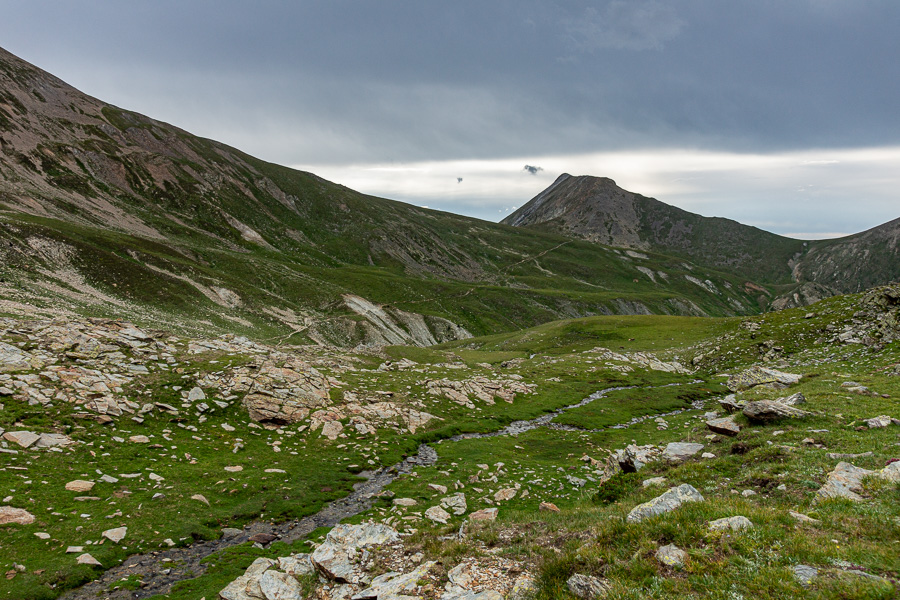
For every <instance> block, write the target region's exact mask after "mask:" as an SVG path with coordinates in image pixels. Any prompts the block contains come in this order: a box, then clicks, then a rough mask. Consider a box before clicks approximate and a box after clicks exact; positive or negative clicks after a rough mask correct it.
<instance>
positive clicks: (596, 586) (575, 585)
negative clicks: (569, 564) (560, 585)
mask: <svg viewBox="0 0 900 600" xmlns="http://www.w3.org/2000/svg"><path fill="white" fill-rule="evenodd" d="M566 586H568V588H569V591H570V592H572V595H573V596H575V597H577V598H581V599H582V600H595V599H596V598H605V597H606V595H607V594H608V593H609V590H610V585H609V582H608V581H606V580H605V579H598V578H597V577H592V576H590V575H581V574H580V573H576V574H575V575H572V576H571V577H569V579H568V580H566Z"/></svg>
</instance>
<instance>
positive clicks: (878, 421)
mask: <svg viewBox="0 0 900 600" xmlns="http://www.w3.org/2000/svg"><path fill="white" fill-rule="evenodd" d="M866 425H867V426H868V427H869V429H879V428H882V427H887V426H888V425H900V420H897V419H894V418H892V417H889V416H887V415H881V416H878V417H873V418H871V419H866Z"/></svg>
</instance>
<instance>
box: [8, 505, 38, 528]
mask: <svg viewBox="0 0 900 600" xmlns="http://www.w3.org/2000/svg"><path fill="white" fill-rule="evenodd" d="M32 523H34V515H33V514H31V513H30V512H28V511H27V510H25V509H24V508H15V507H14V506H0V525H10V524H14V525H31V524H32Z"/></svg>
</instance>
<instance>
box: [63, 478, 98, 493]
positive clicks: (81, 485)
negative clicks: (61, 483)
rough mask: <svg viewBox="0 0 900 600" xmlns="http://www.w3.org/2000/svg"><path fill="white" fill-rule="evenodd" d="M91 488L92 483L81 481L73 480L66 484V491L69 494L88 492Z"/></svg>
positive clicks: (92, 486)
mask: <svg viewBox="0 0 900 600" xmlns="http://www.w3.org/2000/svg"><path fill="white" fill-rule="evenodd" d="M93 488H94V482H93V481H84V480H83V479H75V480H74V481H70V482H69V483H67V484H66V489H67V490H69V491H70V492H89V491H91V490H92V489H93Z"/></svg>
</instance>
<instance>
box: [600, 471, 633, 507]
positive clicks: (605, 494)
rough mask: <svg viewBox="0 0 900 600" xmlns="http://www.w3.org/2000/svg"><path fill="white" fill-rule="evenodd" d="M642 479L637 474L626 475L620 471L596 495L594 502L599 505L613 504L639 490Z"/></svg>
mask: <svg viewBox="0 0 900 600" xmlns="http://www.w3.org/2000/svg"><path fill="white" fill-rule="evenodd" d="M641 480H642V477H641V476H640V475H638V474H637V473H625V472H624V471H620V472H619V473H616V474H615V475H613V476H612V477H610V478H609V480H607V482H606V483H604V484H603V485H602V486H600V489H599V490H598V491H597V493H596V494H595V495H594V502H596V503H598V504H603V505H607V504H613V503H614V502H617V501H618V500H620V499H621V498H622V497H624V496H626V495H627V494H629V493H631V492H632V491H634V490H635V489H637V487H638V485H639V484H640V482H641Z"/></svg>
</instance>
